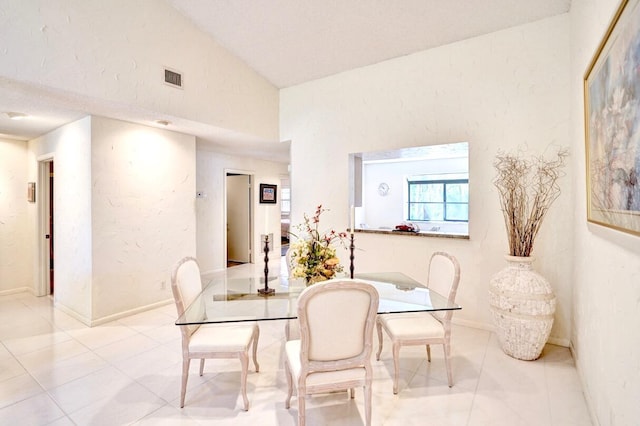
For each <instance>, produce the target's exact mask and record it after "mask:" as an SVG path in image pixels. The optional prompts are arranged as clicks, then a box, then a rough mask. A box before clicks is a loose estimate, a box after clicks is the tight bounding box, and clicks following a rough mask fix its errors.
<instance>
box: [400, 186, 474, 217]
mask: <svg viewBox="0 0 640 426" xmlns="http://www.w3.org/2000/svg"><path fill="white" fill-rule="evenodd" d="M407 210H408V218H407V219H408V220H410V221H411V220H415V221H444V222H468V221H469V180H468V179H454V180H409V181H408V209H407Z"/></svg>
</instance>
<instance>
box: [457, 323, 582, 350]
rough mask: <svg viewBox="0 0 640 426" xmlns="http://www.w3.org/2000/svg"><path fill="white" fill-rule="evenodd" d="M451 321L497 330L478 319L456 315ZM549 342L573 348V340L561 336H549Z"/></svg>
mask: <svg viewBox="0 0 640 426" xmlns="http://www.w3.org/2000/svg"><path fill="white" fill-rule="evenodd" d="M451 323H453V324H456V325H462V326H464V327H471V328H477V329H479V330H486V331H490V332H492V333H494V332H495V327H494V325H493V324H487V323H483V322H477V321H469V320H465V319H459V318H458V319H456V316H455V315H454V316H453V318H452V319H451ZM547 343H551V344H552V345H556V346H562V347H565V348H569V349H571V346H570V345H571V341H570V340H569V339H565V338H561V337H549V340H547ZM572 352H573V351H572Z"/></svg>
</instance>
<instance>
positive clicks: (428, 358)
mask: <svg viewBox="0 0 640 426" xmlns="http://www.w3.org/2000/svg"><path fill="white" fill-rule="evenodd" d="M427 361H429V362H431V345H427Z"/></svg>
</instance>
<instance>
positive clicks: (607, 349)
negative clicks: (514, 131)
mask: <svg viewBox="0 0 640 426" xmlns="http://www.w3.org/2000/svg"><path fill="white" fill-rule="evenodd" d="M618 4H619V1H618V0H598V1H593V0H573V1H572V3H571V29H572V33H571V47H572V49H571V65H572V66H571V111H572V129H571V130H572V132H571V136H572V137H571V140H572V150H573V152H575V153H576V154H579V155H574V156H573V158H572V160H573V163H574V165H573V167H574V170H575V173H574V174H573V176H572V179H573V184H574V187H575V188H576V191H575V202H574V203H573V205H574V208H573V216H574V221H573V226H572V228H571V229H572V232H573V235H574V239H575V243H574V246H575V251H574V253H573V257H574V259H575V266H574V271H573V274H574V279H573V282H574V290H573V298H574V315H573V318H572V321H573V327H572V330H573V333H572V336H571V341H572V346H573V351H574V354H575V358H576V362H577V366H578V370H579V373H580V376H581V378H582V383H583V387H584V392H585V395H586V396H587V399H588V402H589V407H590V409H591V411H592V414H593V417H594V418H595V419H596V421H597V424H599V425H602V426H609V425H611V426H613V425H630V424H637V423H638V418H640V405H638V401H640V380H638V378H639V377H640V333H639V332H638V330H639V329H640V238H639V237H637V236H632V235H629V234H624V233H622V232H618V231H614V230H612V229H608V228H604V227H601V226H597V225H593V224H588V223H587V218H586V204H587V201H586V191H585V187H586V185H585V179H586V171H585V158H584V143H585V139H584V137H585V135H584V117H583V111H584V110H583V108H584V102H583V86H582V82H583V77H584V73H585V72H586V70H587V66H588V64H589V62H590V61H591V58H592V57H593V55H594V53H595V52H596V49H597V47H598V45H599V43H600V41H601V39H602V37H603V36H604V34H605V31H606V30H607V27H608V25H609V22H610V21H611V19H612V17H613V15H614V13H615V11H616V9H617V7H618Z"/></svg>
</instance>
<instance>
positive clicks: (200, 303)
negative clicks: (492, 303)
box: [175, 272, 462, 325]
mask: <svg viewBox="0 0 640 426" xmlns="http://www.w3.org/2000/svg"><path fill="white" fill-rule="evenodd" d="M354 278H355V279H358V280H362V281H366V282H368V283H369V284H371V285H373V286H374V287H375V288H376V290H377V291H378V294H379V296H380V303H379V306H378V314H393V313H402V312H433V311H446V310H458V309H462V308H461V306H459V305H457V304H455V303H450V302H449V300H448V299H447V298H446V297H444V296H442V295H441V294H438V293H436V292H435V291H433V290H431V289H428V288H426V287H425V286H423V285H422V284H420V283H419V282H417V281H415V280H414V279H412V278H410V277H408V276H407V275H405V274H403V273H400V272H378V273H362V274H355V277H354ZM264 280H265V278H264V277H247V278H228V277H219V278H213V279H211V280H209V281H208V282H207V283H206V285H205V286H204V288H203V289H202V292H201V293H200V294H199V295H198V296H197V297H196V299H194V301H193V302H192V303H191V305H189V307H188V308H187V309H186V310H185V311H184V313H183V314H182V315H181V316H180V317H179V318H178V319H177V320H176V322H175V324H176V325H194V324H214V323H233V322H245V321H269V320H286V319H295V318H297V317H298V305H297V301H298V296H299V295H300V293H301V292H302V291H303V290H304V289H305V285H304V282H303V281H302V280H289V279H288V278H287V277H284V276H277V277H270V278H269V280H268V285H269V287H270V288H273V289H274V290H275V293H272V294H270V295H262V294H260V293H258V289H259V288H262V287H264Z"/></svg>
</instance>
